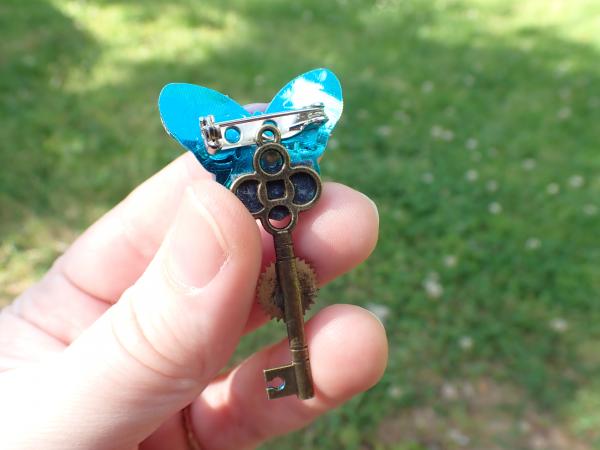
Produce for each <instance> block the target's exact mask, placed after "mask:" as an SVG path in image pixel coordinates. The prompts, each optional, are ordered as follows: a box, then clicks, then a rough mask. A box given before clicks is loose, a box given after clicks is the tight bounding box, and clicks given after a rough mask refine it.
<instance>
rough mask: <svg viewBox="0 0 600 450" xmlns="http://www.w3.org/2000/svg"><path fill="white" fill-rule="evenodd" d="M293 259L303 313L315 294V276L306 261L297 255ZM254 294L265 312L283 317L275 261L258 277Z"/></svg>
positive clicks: (274, 316)
mask: <svg viewBox="0 0 600 450" xmlns="http://www.w3.org/2000/svg"><path fill="white" fill-rule="evenodd" d="M295 260H296V270H297V272H298V281H299V282H300V290H301V292H302V312H303V313H305V312H306V311H307V310H308V309H310V306H311V305H312V304H313V303H314V300H315V298H316V296H317V292H318V288H317V276H316V274H315V271H314V270H313V268H312V267H311V266H310V264H308V263H307V262H306V261H304V260H303V259H300V258H298V257H296V258H295ZM256 296H257V298H258V303H260V306H261V307H262V309H263V311H264V312H265V314H267V315H268V316H270V317H271V318H273V319H277V320H281V319H283V317H284V311H283V309H284V308H283V295H282V293H281V289H279V282H278V281H277V271H276V270H275V263H272V264H270V265H269V266H268V267H267V268H266V269H265V271H264V272H263V273H262V274H261V276H260V278H259V279H258V285H257V287H256Z"/></svg>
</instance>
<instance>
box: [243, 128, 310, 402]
mask: <svg viewBox="0 0 600 450" xmlns="http://www.w3.org/2000/svg"><path fill="white" fill-rule="evenodd" d="M280 140H281V134H280V132H279V129H278V128H277V127H276V126H274V125H270V124H269V125H263V126H262V127H261V128H260V130H259V132H258V135H257V138H256V142H257V143H258V148H257V150H256V152H255V154H254V158H253V168H254V172H253V173H250V174H247V175H243V176H241V177H239V178H238V179H236V180H235V182H234V183H233V184H232V186H231V190H232V191H233V192H234V193H235V194H236V195H237V196H238V198H240V199H241V200H242V202H244V204H245V205H246V207H247V208H248V209H249V210H250V212H251V213H252V214H253V216H254V217H256V218H258V219H260V220H261V223H262V225H263V227H264V228H265V230H267V231H268V232H269V233H270V234H271V235H272V236H273V241H274V245H275V272H276V276H277V285H278V288H279V289H280V293H281V297H282V299H283V302H282V305H281V307H282V310H283V318H284V321H285V324H286V327H287V334H288V342H289V348H290V353H291V356H292V358H291V359H292V362H291V364H288V365H285V366H281V367H276V368H272V369H266V370H265V371H264V375H265V381H266V383H267V395H268V397H269V399H275V398H280V397H285V396H288V395H297V396H298V398H300V399H309V398H311V397H313V395H314V389H313V380H312V373H311V369H310V359H309V354H308V347H307V345H306V336H305V333H304V317H303V316H304V306H303V305H304V304H305V303H306V301H303V298H302V296H303V287H302V285H301V281H300V277H299V273H298V266H297V258H296V255H295V254H294V244H293V241H292V234H291V231H292V230H293V228H294V227H295V226H296V223H297V220H298V214H299V213H300V212H301V211H304V210H307V209H309V208H310V207H312V206H313V205H314V204H315V203H316V201H317V200H318V198H319V196H320V194H321V180H320V179H319V175H318V174H317V172H316V171H314V170H313V169H312V168H311V167H309V166H305V165H300V164H299V165H294V166H293V167H292V166H291V162H290V157H289V155H288V153H287V151H286V150H285V147H284V146H282V145H281V144H280ZM315 290H316V286H314V287H313V289H312V291H315ZM308 300H312V299H308ZM277 379H280V380H281V382H280V383H279V385H277V386H272V385H270V383H273V382H274V381H275V380H277Z"/></svg>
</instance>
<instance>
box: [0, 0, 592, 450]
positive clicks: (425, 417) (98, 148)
mask: <svg viewBox="0 0 600 450" xmlns="http://www.w3.org/2000/svg"><path fill="white" fill-rule="evenodd" d="M0 30H1V31H0V36H1V38H2V43H1V44H0V168H1V169H0V170H1V176H0V236H1V243H0V263H1V264H2V269H3V270H2V273H0V302H8V301H10V299H11V298H13V297H14V296H15V295H17V294H18V293H19V292H20V291H22V290H23V289H24V288H25V287H26V286H27V285H28V284H29V283H31V282H33V281H34V280H35V279H36V278H37V277H39V275H40V274H41V273H43V272H44V271H45V270H46V269H47V268H48V266H49V264H50V263H51V262H52V260H53V259H54V258H55V257H56V256H57V255H58V254H59V253H60V252H61V251H63V250H64V249H65V247H66V246H67V245H68V242H70V240H72V239H73V237H74V236H75V235H76V234H77V233H79V232H80V231H81V230H82V229H83V228H85V227H86V226H87V225H88V224H90V223H91V222H92V221H93V220H94V219H95V218H97V217H98V216H99V215H101V214H102V213H103V212H104V211H106V210H107V209H108V208H110V207H111V205H113V204H114V203H116V202H117V201H118V200H119V199H120V198H122V197H123V196H124V195H125V194H126V193H127V192H128V191H129V190H130V189H131V188H132V187H133V186H135V185H136V184H137V183H139V182H140V181H141V180H143V179H144V178H146V177H147V176H149V175H150V174H152V173H153V172H154V171H156V170H158V169H159V168H160V167H162V166H163V165H164V164H166V163H167V162H168V161H170V160H172V159H173V158H175V157H176V156H177V155H178V154H180V152H181V151H182V150H181V149H180V148H179V147H178V146H177V144H176V143H175V142H173V141H172V140H171V139H169V138H168V137H167V136H166V134H165V132H164V131H163V129H162V126H161V123H160V119H159V116H158V112H157V110H156V99H157V95H158V92H159V91H160V89H161V87H162V86H163V85H164V84H165V83H167V82H170V81H188V82H193V83H197V84H202V85H204V86H210V87H212V88H214V89H217V90H219V91H221V92H224V93H228V94H229V95H231V96H232V97H234V98H235V99H237V100H238V101H239V102H250V101H260V100H268V99H270V98H271V97H272V95H273V94H274V93H275V92H276V91H277V90H278V89H279V88H280V87H281V86H282V85H283V84H284V83H285V82H286V81H288V80H289V79H291V78H292V77H293V76H295V75H297V74H299V73H301V72H304V71H306V70H309V69H311V68H314V67H320V66H325V67H329V68H331V69H332V70H334V71H335V72H336V73H337V74H338V76H339V77H340V79H341V81H342V85H343V87H344V94H345V112H344V115H343V116H342V120H341V122H340V124H339V125H338V127H337V129H336V131H335V134H334V139H333V141H332V142H331V143H330V145H329V149H328V151H327V153H326V158H325V159H324V160H323V163H322V170H323V174H324V176H325V178H327V179H331V180H337V181H341V182H344V183H346V184H349V185H351V186H354V187H355V188H357V189H360V190H362V191H363V192H365V193H367V194H368V195H370V196H371V197H372V198H373V199H374V200H375V201H376V202H377V204H378V205H379V209H380V214H381V237H380V243H379V246H378V248H377V250H376V252H375V253H374V255H373V256H372V258H371V259H370V260H369V261H368V262H367V263H366V264H364V265H363V266H362V267H360V268H359V269H357V270H355V271H354V272H353V273H352V274H350V275H348V276H345V277H344V278H342V279H340V280H339V281H336V282H335V283H333V285H331V286H329V287H327V288H325V289H323V290H322V291H321V295H320V300H319V303H320V304H321V305H323V304H327V303H332V302H336V301H343V302H352V303H357V304H362V305H365V306H368V307H369V308H371V309H374V310H377V311H378V312H379V314H380V315H382V316H385V318H384V321H385V324H386V328H387V330H388V335H389V339H390V356H391V359H390V364H389V368H388V370H387V373H386V375H385V377H384V379H383V381H382V382H381V383H380V384H379V385H378V386H377V387H375V388H374V389H372V390H371V391H370V392H368V393H366V394H364V395H363V396H361V397H360V398H357V399H355V400H354V401H353V402H352V403H351V404H350V405H349V406H347V407H344V408H342V409H340V410H338V411H336V412H334V413H332V414H329V415H328V416H326V417H325V418H323V419H322V420H320V421H319V422H317V423H316V424H315V425H313V426H311V427H310V428H308V429H307V430H305V431H303V432H301V433H297V434H295V435H292V436H289V437H286V438H284V439H280V440H278V441H275V442H273V443H271V444H269V445H266V446H265V447H264V448H266V449H299V448H306V449H311V448H317V447H318V448H325V449H340V448H348V449H373V450H426V449H427V450H433V449H472V450H475V449H477V450H480V449H486V450H488V449H489V450H493V449H510V450H519V449H536V448H540V449H561V450H562V449H565V450H577V449H592V448H600V351H599V349H600V230H599V229H600V3H598V2H597V1H596V0H578V1H572V0H562V1H561V0H553V1H548V0H521V1H519V0H511V1H508V0H488V1H484V0H431V1H426V0H423V1H418V0H396V1H394V0H379V1H377V2H374V1H358V0H338V1H337V2H336V1H323V0H320V1H316V0H311V1H304V2H286V1H282V0H281V1H275V0H246V1H243V0H238V1H228V2H223V1H217V0H210V1H194V0H189V1H179V2H163V1H158V0H151V1H145V2H135V3H134V2H127V1H124V0H88V1H85V2H84V1H81V2H78V1H58V0H56V1H42V0H40V1H27V2H24V1H20V0H3V1H2V2H1V3H0ZM282 334H283V330H282V328H281V327H273V326H270V327H267V328H266V330H264V331H262V332H260V333H258V334H256V335H254V336H251V337H250V338H249V339H247V341H245V342H244V345H243V349H242V350H241V351H240V355H239V356H241V355H243V354H246V353H247V352H249V351H250V350H251V349H253V348H256V347H257V346H258V345H262V344H264V343H265V342H268V341H269V340H271V339H276V338H281V337H282ZM348 369H351V368H348Z"/></svg>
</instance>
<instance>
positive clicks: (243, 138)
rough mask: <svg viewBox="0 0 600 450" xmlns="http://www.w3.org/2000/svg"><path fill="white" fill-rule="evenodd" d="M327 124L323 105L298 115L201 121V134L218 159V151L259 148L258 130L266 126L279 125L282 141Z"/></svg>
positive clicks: (281, 114) (295, 113) (298, 112)
mask: <svg viewBox="0 0 600 450" xmlns="http://www.w3.org/2000/svg"><path fill="white" fill-rule="evenodd" d="M326 121H327V116H326V115H325V106H324V105H323V104H322V103H321V104H315V105H311V106H309V107H307V108H302V109H297V110H294V111H284V112H278V113H272V114H260V115H258V116H251V117H244V118H241V119H235V120H226V121H223V122H215V118H214V116H206V117H201V118H200V131H201V132H202V139H203V140H204V145H205V146H206V150H207V151H208V153H210V154H211V155H214V154H215V153H216V152H217V151H218V150H227V149H230V148H236V147H243V146H246V145H255V144H256V143H257V142H256V136H257V134H258V130H260V128H261V127H262V126H263V125H265V124H272V125H275V126H276V127H277V128H278V129H279V131H280V133H281V139H286V138H290V137H292V136H295V135H297V134H298V133H300V132H301V131H302V130H304V129H306V128H307V127H308V126H310V125H313V124H321V123H324V122H326Z"/></svg>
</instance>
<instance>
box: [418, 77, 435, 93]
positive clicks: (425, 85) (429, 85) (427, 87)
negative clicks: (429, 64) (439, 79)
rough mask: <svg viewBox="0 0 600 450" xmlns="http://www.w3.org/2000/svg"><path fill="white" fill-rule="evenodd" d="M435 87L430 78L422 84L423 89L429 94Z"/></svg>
mask: <svg viewBox="0 0 600 450" xmlns="http://www.w3.org/2000/svg"><path fill="white" fill-rule="evenodd" d="M433 88H434V84H433V82H432V81H429V80H427V81H425V82H423V84H422V85H421V90H422V91H423V92H424V93H426V94H429V93H430V92H431V91H433Z"/></svg>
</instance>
